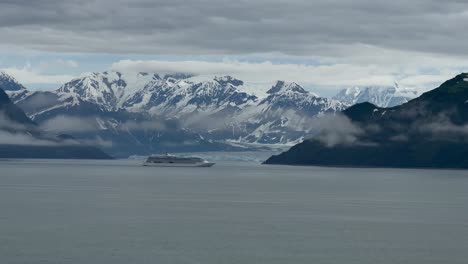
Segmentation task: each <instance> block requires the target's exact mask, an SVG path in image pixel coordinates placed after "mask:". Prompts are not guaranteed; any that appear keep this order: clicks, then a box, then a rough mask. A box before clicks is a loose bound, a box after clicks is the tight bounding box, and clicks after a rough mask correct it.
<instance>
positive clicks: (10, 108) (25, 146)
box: [0, 86, 111, 159]
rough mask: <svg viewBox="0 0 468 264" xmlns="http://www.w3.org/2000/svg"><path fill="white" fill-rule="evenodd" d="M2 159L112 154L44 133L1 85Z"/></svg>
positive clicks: (105, 157) (102, 157)
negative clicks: (13, 101) (14, 102)
mask: <svg viewBox="0 0 468 264" xmlns="http://www.w3.org/2000/svg"><path fill="white" fill-rule="evenodd" d="M9 88H10V89H11V88H12V86H9ZM20 89H22V88H20ZM15 91H17V90H15ZM0 158H61V159H67V158H73V159H110V158H111V157H110V156H109V155H107V154H106V153H104V152H102V151H101V150H100V149H98V148H96V147H94V146H91V145H88V144H83V142H80V141H78V140H75V139H74V138H73V137H71V136H68V135H63V134H62V135H52V134H48V133H45V132H44V131H42V130H41V129H40V128H39V127H38V126H37V124H36V123H35V122H33V121H32V120H31V119H29V117H28V116H26V114H25V113H24V112H23V111H22V110H21V109H20V108H19V107H17V106H16V105H15V104H13V103H12V102H11V101H10V99H9V97H8V95H7V94H6V93H5V92H4V91H3V90H2V89H1V88H0Z"/></svg>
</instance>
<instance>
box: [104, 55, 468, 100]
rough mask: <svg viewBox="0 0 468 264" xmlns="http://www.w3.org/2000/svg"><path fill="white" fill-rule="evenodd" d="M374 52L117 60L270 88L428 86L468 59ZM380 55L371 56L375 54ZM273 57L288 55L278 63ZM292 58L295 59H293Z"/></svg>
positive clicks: (119, 67)
mask: <svg viewBox="0 0 468 264" xmlns="http://www.w3.org/2000/svg"><path fill="white" fill-rule="evenodd" d="M362 48H364V49H368V51H369V52H363V53H362V54H359V53H356V54H354V55H353V56H348V57H346V58H332V57H315V58H310V59H309V60H310V61H315V62H316V64H310V63H309V64H304V63H301V62H297V61H299V59H298V58H297V57H296V58H294V57H282V58H267V57H265V60H264V61H262V62H247V61H238V60H232V59H225V60H221V61H198V60H186V61H168V60H166V61H164V60H121V61H118V62H116V63H114V64H112V66H111V69H112V70H116V71H134V72H158V73H174V72H185V73H191V74H195V75H210V76H211V75H225V74H227V75H233V76H234V77H236V78H239V79H241V80H243V81H245V82H246V83H247V84H250V85H259V86H263V87H264V88H263V89H267V88H268V87H269V86H270V85H271V84H272V83H273V82H274V81H276V80H285V81H295V82H297V83H299V84H301V85H303V86H305V87H309V88H314V89H319V90H320V92H323V91H325V92H326V91H327V90H328V91H330V90H333V91H335V90H336V89H337V88H344V87H349V86H391V85H393V84H394V82H395V81H398V82H399V84H400V86H402V87H408V88H417V89H418V88H419V89H421V90H425V89H428V88H435V87H436V86H437V85H438V84H440V83H441V82H443V81H445V80H447V79H449V78H452V77H453V76H455V75H456V74H458V73H460V72H461V71H462V70H463V69H467V68H468V62H467V61H466V60H464V59H463V58H455V57H448V56H443V57H442V56H427V54H423V53H415V52H402V51H391V50H382V49H377V48H375V47H362ZM373 53H374V54H375V56H371V55H372V54H373ZM272 61H288V63H276V62H272ZM289 61H292V62H289Z"/></svg>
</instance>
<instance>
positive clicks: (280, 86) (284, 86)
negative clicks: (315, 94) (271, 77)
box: [267, 81, 308, 94]
mask: <svg viewBox="0 0 468 264" xmlns="http://www.w3.org/2000/svg"><path fill="white" fill-rule="evenodd" d="M285 92H294V93H301V94H306V93H308V92H307V91H306V90H304V88H302V87H301V86H300V85H299V84H297V83H295V82H291V83H288V82H285V81H277V82H276V84H275V85H274V86H273V87H271V89H270V90H268V91H267V94H278V93H285Z"/></svg>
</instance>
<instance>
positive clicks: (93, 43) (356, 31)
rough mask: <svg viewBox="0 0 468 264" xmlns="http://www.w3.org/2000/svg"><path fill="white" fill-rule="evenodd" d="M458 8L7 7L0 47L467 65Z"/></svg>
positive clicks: (283, 4)
mask: <svg viewBox="0 0 468 264" xmlns="http://www.w3.org/2000/svg"><path fill="white" fill-rule="evenodd" d="M467 12H468V4H467V3H466V2H464V1H460V0H447V1H437V0H412V1H407V0H394V1H374V0H352V1H351V0H314V1H310V0H290V1H281V0H268V1H267V0H250V1H246V0H243V1H230V0H203V1H182V0H158V1H149V0H135V1H128V0H98V1H95V0H82V1H71V0H38V1H25V0H3V1H1V2H0V25H1V26H0V34H1V35H2V38H1V40H0V44H3V45H8V46H10V45H11V46H19V47H23V48H27V49H39V50H49V51H73V52H116V53H158V54H180V55H183V54H251V53H265V54H266V53H270V54H288V55H313V56H336V57H340V56H346V55H349V54H352V53H354V52H356V51H358V50H359V49H360V48H362V47H363V46H364V47H365V46H373V47H379V48H384V49H388V50H405V51H423V52H430V53H441V54H451V55H463V56H466V45H465V43H468V31H467V30H466V29H465V25H466V24H468V15H467Z"/></svg>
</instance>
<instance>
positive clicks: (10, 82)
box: [0, 71, 26, 91]
mask: <svg viewBox="0 0 468 264" xmlns="http://www.w3.org/2000/svg"><path fill="white" fill-rule="evenodd" d="M0 88H2V89H3V90H5V91H19V90H26V88H25V87H24V86H23V85H21V84H20V83H19V82H18V81H17V80H16V79H15V78H14V77H13V76H11V75H9V74H7V73H6V72H2V71H0Z"/></svg>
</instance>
